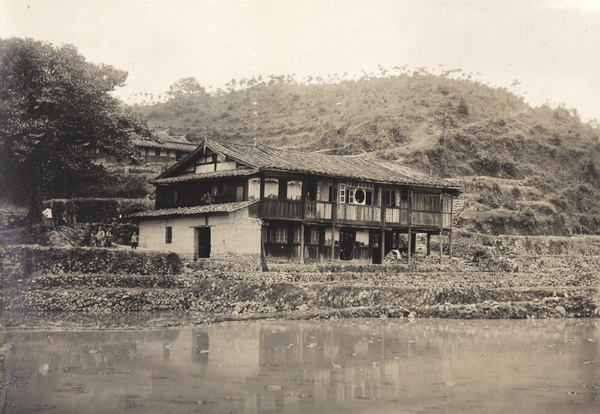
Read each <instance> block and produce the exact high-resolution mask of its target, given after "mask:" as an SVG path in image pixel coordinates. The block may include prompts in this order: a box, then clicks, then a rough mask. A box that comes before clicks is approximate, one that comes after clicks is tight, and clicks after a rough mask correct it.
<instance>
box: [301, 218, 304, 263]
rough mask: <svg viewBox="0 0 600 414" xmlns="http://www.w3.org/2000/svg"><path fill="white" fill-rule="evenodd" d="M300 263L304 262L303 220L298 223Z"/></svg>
mask: <svg viewBox="0 0 600 414" xmlns="http://www.w3.org/2000/svg"><path fill="white" fill-rule="evenodd" d="M300 264H304V222H302V223H300Z"/></svg>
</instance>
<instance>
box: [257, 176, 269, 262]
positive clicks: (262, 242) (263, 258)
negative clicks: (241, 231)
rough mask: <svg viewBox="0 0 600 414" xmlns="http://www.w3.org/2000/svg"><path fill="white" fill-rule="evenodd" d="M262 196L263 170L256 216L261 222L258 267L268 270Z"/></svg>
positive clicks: (263, 185)
mask: <svg viewBox="0 0 600 414" xmlns="http://www.w3.org/2000/svg"><path fill="white" fill-rule="evenodd" d="M264 198H265V174H264V172H263V173H262V174H261V175H260V191H259V201H258V217H260V219H261V221H262V224H261V226H260V267H261V268H262V271H263V272H268V271H269V267H268V266H267V258H266V255H265V243H266V242H267V237H266V234H265V233H266V224H265V221H264V219H263V216H264V214H263V207H264V201H263V200H264Z"/></svg>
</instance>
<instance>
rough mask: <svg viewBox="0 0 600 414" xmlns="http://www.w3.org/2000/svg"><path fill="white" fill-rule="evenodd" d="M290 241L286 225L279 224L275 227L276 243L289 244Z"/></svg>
mask: <svg viewBox="0 0 600 414" xmlns="http://www.w3.org/2000/svg"><path fill="white" fill-rule="evenodd" d="M287 242H288V229H287V227H285V226H277V228H276V229H275V243H283V244H287Z"/></svg>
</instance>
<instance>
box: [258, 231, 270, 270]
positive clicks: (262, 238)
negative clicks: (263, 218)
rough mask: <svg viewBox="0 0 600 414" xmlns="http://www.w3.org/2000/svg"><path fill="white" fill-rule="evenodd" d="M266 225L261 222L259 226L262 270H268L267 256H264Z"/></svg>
mask: <svg viewBox="0 0 600 414" xmlns="http://www.w3.org/2000/svg"><path fill="white" fill-rule="evenodd" d="M266 233H267V225H266V224H265V223H264V222H263V224H261V226H260V267H261V268H262V271H263V272H268V271H269V267H268V266H267V258H266V257H265V242H266V240H267V236H266Z"/></svg>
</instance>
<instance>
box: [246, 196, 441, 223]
mask: <svg viewBox="0 0 600 414" xmlns="http://www.w3.org/2000/svg"><path fill="white" fill-rule="evenodd" d="M444 207H445V208H444V211H443V214H440V212H439V210H436V211H432V210H413V211H412V217H411V226H413V227H427V228H439V227H440V224H443V228H445V229H447V228H450V226H451V221H452V214H451V210H450V205H448V207H447V208H446V206H444ZM334 209H335V212H336V221H337V222H338V223H341V224H353V223H357V224H358V223H362V224H369V225H380V224H381V223H382V216H381V212H382V210H381V207H379V206H361V205H355V204H336V203H331V202H321V201H307V202H306V203H305V204H304V206H303V205H302V200H280V199H277V198H266V199H264V200H263V207H262V217H264V218H270V219H283V220H286V219H287V220H306V221H313V220H314V221H320V222H323V221H325V222H327V221H331V220H332V219H333V212H334ZM408 212H409V210H408V209H407V208H400V207H386V208H385V221H386V225H388V226H394V225H396V226H408V222H409V221H408V215H409V213H408ZM257 213H258V211H257Z"/></svg>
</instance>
